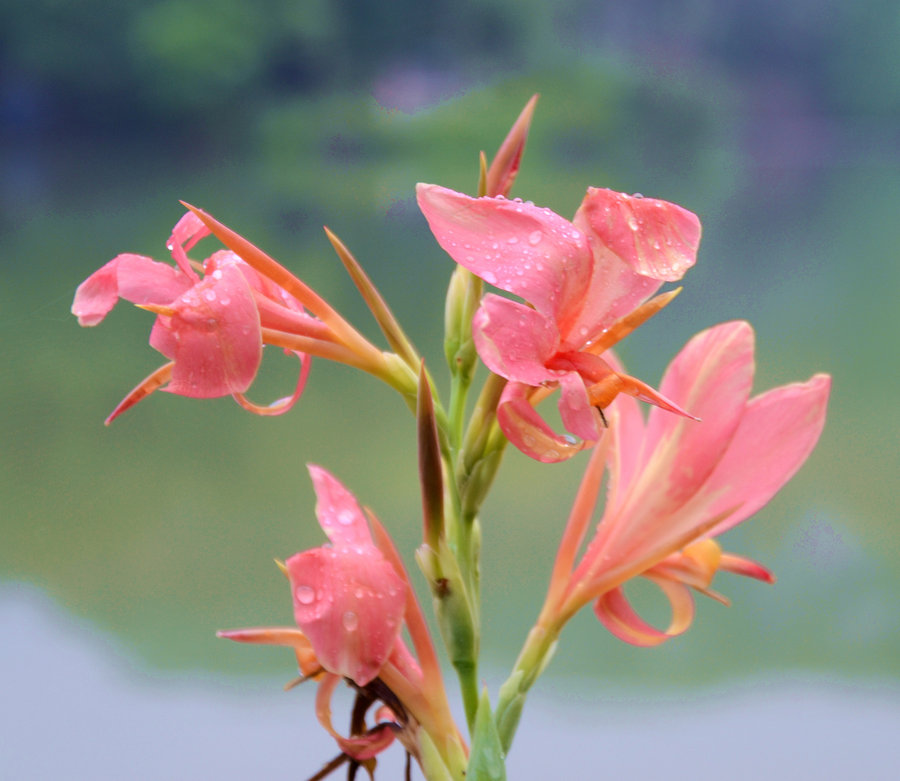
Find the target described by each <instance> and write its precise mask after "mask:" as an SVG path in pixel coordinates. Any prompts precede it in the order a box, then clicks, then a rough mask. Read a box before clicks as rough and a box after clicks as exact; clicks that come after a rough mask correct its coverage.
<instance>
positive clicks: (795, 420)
mask: <svg viewBox="0 0 900 781" xmlns="http://www.w3.org/2000/svg"><path fill="white" fill-rule="evenodd" d="M830 390H831V377H829V376H828V375H826V374H817V375H815V376H814V377H812V378H811V379H810V380H809V381H808V382H805V383H792V384H790V385H784V386H782V387H780V388H774V389H772V390H770V391H768V392H766V393H763V394H762V395H760V396H756V397H755V398H753V399H751V400H750V403H749V404H748V405H747V409H746V411H745V412H744V415H743V417H742V418H741V422H740V425H739V426H738V429H737V431H736V432H735V434H734V436H733V438H732V439H731V444H730V446H729V448H728V451H727V452H726V453H725V455H724V456H723V457H722V459H721V460H720V461H719V462H718V464H717V465H716V468H715V471H714V472H713V473H712V474H711V475H710V477H709V479H708V481H707V483H706V485H704V486H703V490H702V494H703V495H704V496H698V497H697V500H698V502H701V501H704V499H705V498H706V497H711V496H715V497H716V498H715V499H714V500H713V501H711V502H709V509H708V511H707V512H708V513H709V515H711V516H712V515H716V514H717V513H719V512H721V511H722V510H724V509H726V508H728V507H737V509H736V510H735V512H733V513H731V514H730V515H729V516H728V517H727V518H726V519H725V520H724V521H723V522H722V523H721V524H719V525H718V526H716V527H715V529H713V530H712V532H711V534H721V533H722V532H724V531H726V530H727V529H730V528H731V527H733V526H735V525H736V524H738V523H740V522H741V521H743V520H744V519H746V518H748V517H749V516H751V515H753V514H754V513H755V512H757V511H758V510H759V509H760V508H761V507H763V506H764V505H765V504H767V503H768V501H769V500H770V499H771V498H772V497H773V496H774V495H775V494H776V493H777V492H778V491H779V490H780V489H781V487H782V486H783V485H784V484H785V483H786V482H787V481H788V480H790V479H791V477H793V476H794V474H795V473H796V472H797V470H798V469H799V468H800V467H801V466H802V465H803V462H804V461H806V459H807V457H808V456H809V454H810V453H811V452H812V449H813V448H814V447H815V445H816V442H818V441H819V435H820V434H821V433H822V428H823V426H824V425H825V412H826V408H827V406H828V396H829V393H830Z"/></svg>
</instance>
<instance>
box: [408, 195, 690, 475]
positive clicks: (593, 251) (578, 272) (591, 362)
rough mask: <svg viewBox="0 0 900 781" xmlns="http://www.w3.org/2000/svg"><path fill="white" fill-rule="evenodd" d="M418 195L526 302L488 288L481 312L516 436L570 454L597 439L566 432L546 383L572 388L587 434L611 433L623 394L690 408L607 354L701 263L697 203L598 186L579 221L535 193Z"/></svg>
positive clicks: (445, 231)
mask: <svg viewBox="0 0 900 781" xmlns="http://www.w3.org/2000/svg"><path fill="white" fill-rule="evenodd" d="M417 196H418V202H419V207H420V208H421V210H422V212H423V214H424V215H425V218H426V219H427V220H428V224H429V225H430V227H431V230H432V232H433V233H434V235H435V238H436V239H437V241H438V243H439V244H440V245H441V247H443V248H444V250H446V251H447V253H449V255H450V256H451V257H452V258H453V259H454V260H455V261H456V262H457V263H459V264H460V265H462V266H464V267H465V268H467V269H469V270H470V271H471V272H473V273H474V274H476V275H477V276H479V277H481V278H482V279H483V280H484V281H485V282H488V283H489V284H491V285H494V286H496V287H498V288H500V289H501V290H505V291H506V292H508V293H512V294H514V295H516V296H520V297H521V298H523V299H524V300H525V302H526V303H520V302H518V301H513V300H510V299H508V298H503V297H500V296H497V295H494V294H488V295H486V296H485V297H484V300H483V301H482V304H481V306H480V308H479V309H478V311H477V312H476V313H475V316H474V318H473V322H472V329H473V336H474V340H475V345H476V348H477V350H478V354H479V355H480V356H481V359H482V360H483V361H484V363H485V364H486V365H487V367H488V368H489V369H490V370H491V371H492V372H494V373H495V374H498V375H500V376H502V377H504V378H505V379H507V380H508V381H509V382H508V384H507V386H506V388H505V389H504V391H503V395H502V397H501V399H500V402H499V405H498V410H497V419H498V422H499V424H500V427H501V428H502V430H503V432H504V433H505V434H506V436H507V437H508V438H509V440H510V441H511V442H512V443H513V444H514V445H515V446H516V447H518V448H519V449H520V450H522V451H523V452H524V453H526V454H527V455H529V456H531V457H533V458H536V459H538V460H540V461H560V460H563V459H565V458H569V457H571V456H572V455H574V454H575V453H576V452H578V451H579V450H580V449H582V448H583V447H584V446H585V444H581V443H577V442H576V441H575V440H574V439H573V437H571V436H561V435H558V434H556V433H554V432H553V431H552V429H551V428H550V427H549V426H548V425H547V424H546V423H545V422H544V421H543V420H542V419H541V417H540V416H539V415H538V414H537V413H536V412H535V411H534V408H533V406H532V404H533V401H534V399H533V394H534V390H535V389H536V388H555V387H559V388H560V399H559V412H560V416H561V419H562V423H563V426H564V427H565V429H566V430H567V431H568V432H569V433H570V434H572V435H574V436H575V437H577V438H579V439H581V440H582V441H583V443H594V442H596V441H597V440H598V439H599V438H600V434H601V426H602V422H601V420H600V415H599V414H598V410H600V409H602V408H604V407H606V406H607V405H609V403H610V402H611V401H612V399H613V398H615V397H616V395H618V394H619V393H626V394H629V395H631V396H634V397H636V398H639V399H641V400H643V401H647V402H650V403H651V404H655V405H657V406H659V407H662V408H663V409H666V410H668V411H670V412H676V413H679V414H682V415H684V414H687V413H685V412H684V411H683V410H682V409H681V408H680V407H678V406H677V405H675V404H674V403H673V402H671V401H669V400H668V399H667V398H666V397H665V396H664V395H662V394H660V393H658V392H657V391H655V390H654V389H653V388H651V387H650V386H648V385H646V384H645V383H643V382H641V381H640V380H637V379H635V378H633V377H630V376H628V375H627V374H624V373H622V372H617V371H615V370H614V369H613V368H612V366H611V365H610V363H609V362H608V361H607V360H605V359H604V358H603V357H602V353H603V352H604V351H605V350H607V349H608V348H609V347H611V346H612V344H614V343H615V342H616V341H618V339H620V338H622V337H623V336H625V335H626V334H627V333H628V332H629V331H630V330H632V328H633V327H635V325H636V324H639V323H638V322H637V321H635V322H634V323H632V324H626V322H625V320H627V318H628V317H629V316H630V315H633V314H634V313H635V310H637V309H638V308H639V307H640V306H641V305H642V302H645V300H646V299H647V298H648V297H649V296H651V295H652V294H653V293H654V292H656V290H657V289H658V288H659V287H660V285H662V283H663V282H665V281H673V280H677V279H680V278H681V277H682V275H683V274H684V273H685V271H687V269H688V268H690V267H691V266H692V265H693V263H694V261H695V258H696V253H697V246H698V244H699V241H700V222H699V220H698V219H697V217H696V216H695V215H694V214H692V213H691V212H689V211H687V210H686V209H683V208H681V207H680V206H676V205H675V204H672V203H667V202H665V201H659V200H654V199H650V198H642V197H639V196H629V195H624V194H622V193H616V192H613V191H611V190H603V189H597V188H590V189H589V190H588V192H587V195H586V196H585V198H584V201H583V202H582V204H581V207H580V208H579V209H578V212H577V213H576V215H575V219H574V221H573V222H569V221H568V220H566V219H564V218H563V217H560V216H559V215H558V214H555V213H554V212H552V211H551V210H550V209H545V208H540V207H537V206H534V205H533V204H531V203H522V202H520V201H518V200H515V201H511V200H507V199H506V198H502V197H495V198H470V197H469V196H466V195H463V194H461V193H457V192H454V191H453V190H448V189H447V188H444V187H438V186H437V185H427V184H420V185H418V187H417ZM650 304H652V302H648V304H645V306H649V305H650ZM660 306H661V304H660ZM648 316H649V315H648ZM643 319H646V317H644V318H643Z"/></svg>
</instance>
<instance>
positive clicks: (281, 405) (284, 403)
mask: <svg viewBox="0 0 900 781" xmlns="http://www.w3.org/2000/svg"><path fill="white" fill-rule="evenodd" d="M285 352H290V351H285ZM294 355H296V356H297V357H298V358H299V359H300V375H299V376H298V377H297V386H296V387H295V388H294V392H293V394H291V395H290V396H286V397H285V398H283V399H279V400H278V401H274V402H272V403H271V404H269V405H268V406H266V407H263V406H261V405H259V404H254V403H253V402H252V401H250V400H249V399H248V398H247V397H246V396H245V395H244V394H243V393H235V394H233V396H234V400H235V401H236V402H237V403H238V404H240V405H241V406H242V407H243V408H244V409H245V410H247V411H248V412H252V413H253V414H254V415H264V416H265V415H269V416H272V415H283V414H284V413H285V412H287V411H288V410H290V409H291V407H293V406H294V405H295V404H296V403H297V402H298V401H299V400H300V396H302V395H303V389H304V387H306V379H307V377H309V368H310V366H311V365H312V357H311V356H309V355H307V354H306V353H298V352H294Z"/></svg>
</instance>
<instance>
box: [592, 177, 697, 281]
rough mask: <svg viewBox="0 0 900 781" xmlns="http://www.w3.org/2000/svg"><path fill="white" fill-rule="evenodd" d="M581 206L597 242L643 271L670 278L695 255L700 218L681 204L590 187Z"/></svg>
mask: <svg viewBox="0 0 900 781" xmlns="http://www.w3.org/2000/svg"><path fill="white" fill-rule="evenodd" d="M582 209H583V210H584V216H585V218H586V219H587V222H588V224H589V225H590V229H591V232H592V233H593V234H594V235H595V236H596V237H597V238H598V239H599V241H600V243H601V244H603V245H604V246H606V247H608V248H609V249H610V250H612V251H613V252H614V253H615V254H616V255H617V256H618V257H619V258H621V259H622V260H623V261H625V263H627V264H628V265H629V266H630V267H631V268H632V269H633V270H634V271H636V272H637V273H639V274H641V275H642V276H646V277H650V278H651V279H657V280H665V281H668V282H672V281H675V280H678V279H681V278H682V277H683V276H684V273H685V272H686V271H687V270H688V269H689V268H690V267H691V266H693V265H694V262H695V261H696V259H697V248H698V246H699V245H700V220H699V219H698V218H697V215H696V214H694V213H693V212H689V211H688V210H687V209H683V208H682V207H681V206H677V205H675V204H674V203H669V202H668V201H660V200H656V199H655V198H643V197H640V196H633V195H625V194H624V193H617V192H613V191H612V190H606V189H600V188H594V187H592V188H590V189H589V190H588V194H587V196H586V197H585V200H584V203H583V204H582Z"/></svg>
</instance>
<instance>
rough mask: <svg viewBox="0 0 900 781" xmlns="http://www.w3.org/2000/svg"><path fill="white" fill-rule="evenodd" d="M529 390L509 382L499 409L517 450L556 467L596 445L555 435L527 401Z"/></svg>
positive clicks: (508, 436)
mask: <svg viewBox="0 0 900 781" xmlns="http://www.w3.org/2000/svg"><path fill="white" fill-rule="evenodd" d="M529 390H530V388H528V386H526V385H520V384H518V383H509V384H508V385H507V386H506V388H504V390H503V395H502V396H501V397H500V403H499V404H498V406H497V422H498V423H499V424H500V429H501V430H502V431H503V433H504V434H505V435H506V438H507V439H508V440H509V441H510V442H512V444H513V445H514V446H515V447H517V448H518V449H519V450H521V451H522V452H523V453H524V454H525V455H527V456H530V457H531V458H533V459H535V460H537V461H542V462H544V463H546V464H553V463H557V462H559V461H565V460H566V459H569V458H571V457H572V456H574V455H575V454H576V453H578V452H580V451H581V450H583V449H584V448H585V447H588V446H589V445H592V444H593V442H580V443H579V442H575V441H573V438H572V437H566V436H560V435H558V434H556V433H554V431H553V429H551V428H550V427H549V426H548V425H547V424H546V423H545V422H544V420H543V418H541V416H540V415H538V413H537V412H536V411H535V409H534V407H532V406H531V404H530V402H529V401H528V397H527V394H528V392H529Z"/></svg>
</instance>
